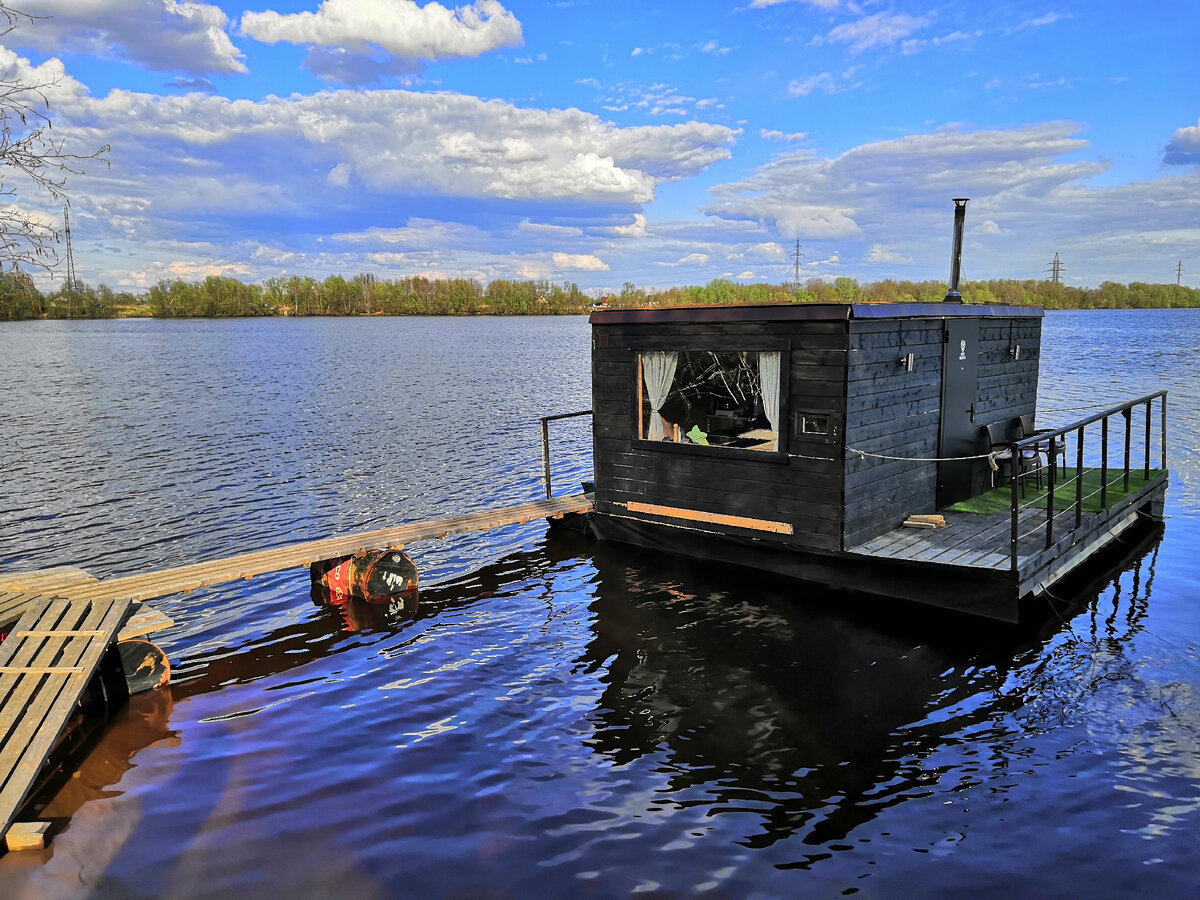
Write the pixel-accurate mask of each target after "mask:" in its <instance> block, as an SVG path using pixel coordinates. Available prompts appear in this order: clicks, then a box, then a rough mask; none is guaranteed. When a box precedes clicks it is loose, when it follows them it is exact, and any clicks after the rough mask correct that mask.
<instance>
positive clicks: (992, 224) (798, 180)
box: [704, 122, 1200, 280]
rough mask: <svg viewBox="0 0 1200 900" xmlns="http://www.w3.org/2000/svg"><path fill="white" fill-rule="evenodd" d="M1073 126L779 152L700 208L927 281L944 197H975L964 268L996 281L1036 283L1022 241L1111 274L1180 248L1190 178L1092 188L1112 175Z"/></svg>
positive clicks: (1196, 202) (1189, 209) (1195, 197)
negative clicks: (910, 270) (838, 150)
mask: <svg viewBox="0 0 1200 900" xmlns="http://www.w3.org/2000/svg"><path fill="white" fill-rule="evenodd" d="M1079 130H1080V126H1079V125H1078V124H1077V123H1072V122H1045V123H1038V124H1033V125H1026V126H1024V127H1021V128H1014V129H1011V130H1004V131H967V130H964V129H963V128H962V127H961V126H950V127H946V128H943V129H939V130H938V131H936V132H933V133H931V134H919V135H909V136H907V137H903V138H898V139H895V140H890V141H880V142H877V143H871V144H864V145H862V146H859V147H856V148H853V149H852V150H849V151H847V152H846V153H843V154H842V155H840V156H837V157H833V158H821V157H818V156H817V155H815V154H813V153H810V152H803V151H799V152H791V153H784V154H781V155H779V156H778V157H776V159H774V160H772V161H771V162H769V163H767V164H766V165H764V166H762V167H760V168H759V169H758V170H757V171H756V172H755V173H754V174H753V175H751V176H750V177H749V178H746V179H743V180H741V181H738V182H733V183H730V184H725V185H719V186H717V187H714V188H712V189H711V190H710V195H711V198H712V203H711V204H709V205H708V206H706V207H705V208H704V212H706V213H708V214H710V215H712V216H714V217H717V218H720V219H722V220H726V221H731V222H750V223H753V224H755V225H757V226H759V227H762V228H766V229H769V230H770V231H772V232H773V233H775V234H778V235H782V236H784V237H786V238H790V237H792V236H793V235H794V236H797V237H799V238H801V239H802V240H804V241H805V243H806V246H814V247H815V248H816V250H817V252H819V251H820V247H821V245H822V244H823V243H826V242H832V241H834V240H837V241H839V242H841V241H845V240H850V241H856V242H857V241H861V242H862V243H863V244H864V245H865V246H864V249H863V250H862V251H861V252H862V257H861V258H862V259H863V260H864V261H868V262H889V263H900V262H905V261H907V260H914V261H917V262H919V263H922V264H926V265H928V266H929V267H930V269H931V270H932V272H933V274H935V275H937V274H940V272H939V270H940V268H941V264H942V260H943V257H944V250H945V244H946V242H947V241H948V240H949V233H950V232H949V229H950V221H951V213H952V209H953V207H952V205H951V203H950V198H952V197H971V198H973V200H972V203H971V206H970V207H969V210H968V224H969V227H970V228H971V233H972V235H973V236H974V237H975V238H977V239H978V241H977V244H978V249H977V251H976V254H977V255H973V257H972V259H971V260H969V261H968V271H970V272H971V273H972V277H984V276H985V275H987V274H988V270H989V269H990V271H991V274H994V275H997V276H1011V277H1037V276H1038V275H1040V273H1041V271H1042V269H1043V268H1044V264H1045V260H1043V259H1041V256H1038V257H1037V258H1034V259H1028V260H1026V259H1017V258H1015V257H1014V255H1013V250H1014V248H1026V247H1030V246H1039V247H1051V248H1067V247H1074V248H1076V252H1077V253H1079V255H1080V256H1084V255H1085V254H1091V257H1090V258H1095V259H1103V260H1104V263H1103V265H1104V267H1105V270H1106V271H1107V270H1108V269H1111V268H1116V269H1117V271H1118V272H1120V271H1121V268H1120V267H1125V266H1132V267H1136V266H1137V265H1140V264H1141V263H1140V261H1139V257H1138V256H1137V254H1139V253H1140V254H1142V256H1143V257H1144V256H1145V254H1146V248H1147V247H1148V246H1150V245H1151V244H1152V243H1153V242H1154V241H1160V242H1161V245H1160V248H1159V249H1157V250H1156V251H1155V253H1156V254H1158V255H1161V254H1163V252H1164V249H1165V248H1172V249H1171V250H1166V252H1168V253H1170V252H1175V249H1174V248H1179V250H1178V252H1183V248H1186V247H1187V246H1188V244H1187V241H1186V235H1187V234H1188V233H1189V230H1194V224H1193V223H1194V222H1195V221H1197V220H1200V175H1197V174H1195V173H1189V174H1185V175H1178V176H1171V177H1166V178H1159V179H1156V180H1154V181H1146V182H1134V183H1130V184H1125V185H1118V186H1107V185H1106V186H1099V187H1092V186H1089V184H1088V181H1089V180H1090V179H1093V178H1095V177H1096V176H1099V175H1100V174H1102V173H1103V172H1105V171H1106V170H1107V168H1108V166H1107V164H1105V163H1102V162H1095V161H1088V160H1086V159H1079V158H1078V157H1079V154H1080V151H1082V150H1085V149H1086V148H1087V147H1088V144H1087V142H1086V141H1084V140H1082V139H1081V138H1079V137H1077V136H1076V134H1077V132H1078V131H1079ZM1185 130H1186V129H1185ZM1197 130H1198V131H1200V123H1198V126H1197ZM1182 143H1183V142H1181V144H1182ZM1067 160H1069V161H1067ZM972 220H974V221H976V222H978V224H976V225H973V226H971V225H970V223H971V221H972ZM999 222H1003V223H1004V227H1003V228H1002V227H1000V225H999V224H997V223H999ZM810 242H811V243H810ZM826 245H828V244H827V243H826ZM1135 248H1136V249H1135ZM1039 252H1040V251H1039ZM1051 253H1052V251H1051ZM1043 255H1045V254H1043ZM1047 258H1049V256H1047ZM805 265H806V267H808V268H811V267H813V266H814V265H818V263H817V262H813V261H808V262H806V264H805ZM1134 270H1136V268H1135V269H1134ZM1098 271H1100V270H1099V269H1098ZM1126 271H1128V269H1126ZM1100 277H1101V278H1103V277H1109V276H1106V275H1101V276H1100ZM1116 277H1118V278H1120V280H1128V277H1129V276H1128V275H1127V274H1126V275H1124V276H1121V275H1119V274H1118V275H1116Z"/></svg>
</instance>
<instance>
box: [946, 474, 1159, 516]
mask: <svg viewBox="0 0 1200 900" xmlns="http://www.w3.org/2000/svg"><path fill="white" fill-rule="evenodd" d="M1162 473H1163V470H1162V469H1151V470H1150V477H1149V478H1148V479H1147V478H1146V477H1145V474H1144V470H1142V469H1135V470H1131V471H1130V473H1129V490H1128V491H1126V490H1125V474H1124V472H1122V471H1121V470H1120V469H1116V470H1113V469H1109V471H1108V497H1107V500H1108V505H1109V506H1112V505H1113V504H1114V503H1117V502H1118V501H1120V500H1121V499H1122V498H1124V497H1125V496H1126V495H1127V494H1136V493H1137V492H1138V491H1140V490H1141V489H1142V488H1143V487H1144V486H1145V485H1146V484H1147V483H1149V482H1151V481H1154V480H1155V479H1156V478H1158V477H1159V476H1160V475H1162ZM1046 474H1047V473H1046V472H1044V471H1043V472H1042V490H1041V491H1039V490H1038V489H1037V482H1036V481H1034V479H1033V476H1032V474H1027V475H1026V476H1025V494H1024V496H1022V497H1021V498H1020V501H1019V502H1020V504H1021V505H1022V506H1036V507H1037V508H1038V509H1045V508H1046V496H1047V493H1048V491H1047V485H1046ZM1075 491H1076V486H1075V469H1073V468H1070V469H1067V470H1066V472H1065V473H1064V472H1063V470H1062V469H1059V471H1058V473H1057V474H1056V476H1055V485H1054V508H1055V509H1056V510H1059V509H1067V508H1068V507H1074V506H1075ZM1083 508H1084V509H1085V510H1086V511H1088V512H1099V511H1100V470H1099V469H1084V470H1083ZM946 509H947V510H948V511H949V512H966V513H979V514H980V515H991V514H993V513H999V512H1007V511H1008V510H1010V509H1012V488H1011V487H1010V486H1009V485H1007V484H1005V485H1001V486H1000V487H998V488H993V489H992V490H990V491H986V492H984V493H982V494H980V495H979V496H978V497H971V498H969V499H967V500H960V501H958V502H957V503H955V504H954V505H952V506H947V507H946Z"/></svg>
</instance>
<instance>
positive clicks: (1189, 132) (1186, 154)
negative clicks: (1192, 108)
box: [1163, 120, 1200, 166]
mask: <svg viewBox="0 0 1200 900" xmlns="http://www.w3.org/2000/svg"><path fill="white" fill-rule="evenodd" d="M1163 162H1165V163H1167V165H1172V166H1194V165H1198V164H1200V120H1197V122H1196V124H1195V125H1189V126H1187V127H1186V128H1180V129H1179V130H1178V131H1176V132H1175V133H1174V134H1173V135H1171V140H1170V141H1168V142H1167V147H1166V150H1165V151H1164V153H1163Z"/></svg>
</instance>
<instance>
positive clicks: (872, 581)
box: [588, 297, 1167, 621]
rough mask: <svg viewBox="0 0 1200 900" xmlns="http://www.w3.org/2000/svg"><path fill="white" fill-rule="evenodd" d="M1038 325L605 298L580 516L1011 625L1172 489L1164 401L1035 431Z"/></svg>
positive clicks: (1036, 321) (1038, 316) (601, 527)
mask: <svg viewBox="0 0 1200 900" xmlns="http://www.w3.org/2000/svg"><path fill="white" fill-rule="evenodd" d="M951 299H952V300H953V299H956V297H951ZM1042 317H1043V312H1042V310H1041V309H1040V308H1036V307H1014V306H997V305H968V304H963V303H961V302H944V303H910V304H866V303H850V304H799V303H785V304H772V305H742V306H704V307H686V308H644V309H606V310H597V311H595V312H593V313H592V314H591V331H592V400H593V410H592V414H593V451H594V464H595V496H594V505H593V509H592V511H591V513H590V514H589V516H588V526H589V528H590V530H591V531H592V532H593V533H594V534H595V535H596V536H598V537H600V538H603V539H608V540H615V541H622V542H627V543H632V544H637V545H642V546H645V547H650V548H656V549H660V550H664V551H668V552H673V553H680V554H685V555H690V556H695V557H700V558H704V559H710V560H717V561H723V562H728V563H734V564H741V565H746V566H751V567H754V568H758V569H763V570H769V571H774V572H778V573H782V574H786V575H791V576H795V577H797V578H800V579H803V580H807V581H813V582H819V583H821V584H825V585H831V586H835V587H840V588H845V589H850V590H854V591H860V592H867V593H872V594H877V595H882V596H886V597H894V598H902V599H905V600H912V601H918V602H923V603H931V604H935V605H938V606H943V607H949V608H952V609H956V610H961V611H964V612H968V613H973V614H977V615H982V616H987V617H991V618H995V619H1001V620H1006V621H1017V619H1018V615H1019V605H1020V602H1021V600H1022V598H1023V597H1026V596H1028V595H1031V594H1036V593H1039V592H1042V591H1046V590H1048V589H1049V587H1050V586H1051V585H1053V583H1054V582H1055V581H1057V580H1058V579H1059V578H1061V577H1062V576H1063V575H1065V574H1066V573H1067V572H1069V571H1070V570H1071V569H1073V568H1075V567H1076V566H1077V565H1078V564H1080V563H1081V562H1082V561H1083V560H1085V559H1086V558H1087V557H1089V556H1091V555H1093V554H1094V553H1096V552H1097V551H1099V550H1100V549H1101V548H1102V547H1103V546H1104V545H1105V544H1106V543H1107V542H1108V541H1110V540H1112V539H1113V538H1114V537H1115V536H1116V535H1117V534H1118V533H1119V532H1120V531H1122V530H1123V529H1125V528H1126V527H1128V526H1129V525H1131V524H1133V523H1134V522H1135V521H1136V520H1137V519H1138V518H1139V516H1154V515H1159V514H1161V511H1162V502H1163V496H1164V492H1165V490H1166V485H1167V471H1166V397H1165V393H1158V394H1153V395H1150V396H1149V397H1141V398H1137V399H1135V400H1131V401H1130V402H1128V403H1126V404H1121V405H1119V406H1117V407H1114V408H1112V409H1108V410H1103V411H1100V412H1097V413H1096V414H1095V415H1092V416H1090V417H1088V418H1086V419H1082V420H1079V421H1075V422H1071V423H1069V424H1065V425H1063V426H1062V427H1058V428H1053V429H1043V430H1036V429H1034V428H1033V425H1034V416H1035V415H1036V410H1037V394H1038V365H1039V360H1040V354H1041V330H1042V329H1041V326H1042ZM1038 424H1040V423H1038ZM914 517H916V518H914Z"/></svg>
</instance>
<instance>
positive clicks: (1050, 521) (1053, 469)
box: [1046, 435, 1058, 550]
mask: <svg viewBox="0 0 1200 900" xmlns="http://www.w3.org/2000/svg"><path fill="white" fill-rule="evenodd" d="M1046 446H1047V448H1048V449H1049V451H1050V458H1049V459H1048V460H1047V461H1048V462H1049V463H1050V466H1049V469H1050V471H1049V472H1047V473H1046V549H1047V550H1049V549H1050V548H1051V547H1052V546H1054V487H1055V478H1054V476H1055V474H1056V473H1057V472H1058V464H1057V463H1056V462H1055V461H1054V460H1055V459H1057V457H1056V456H1055V455H1054V453H1055V450H1056V449H1057V435H1051V436H1050V442H1049V443H1048V444H1047V445H1046Z"/></svg>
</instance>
